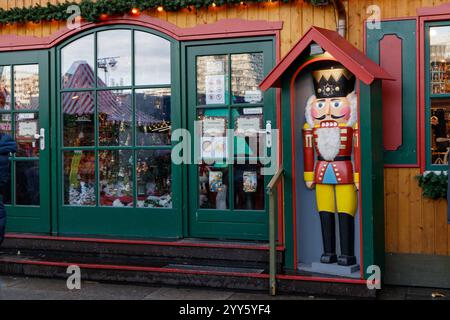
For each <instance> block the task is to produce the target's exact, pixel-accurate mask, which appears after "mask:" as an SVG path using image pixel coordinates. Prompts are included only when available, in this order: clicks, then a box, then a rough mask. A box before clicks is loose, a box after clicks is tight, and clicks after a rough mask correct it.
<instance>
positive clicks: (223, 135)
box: [197, 108, 228, 163]
mask: <svg viewBox="0 0 450 320" xmlns="http://www.w3.org/2000/svg"><path fill="white" fill-rule="evenodd" d="M197 121H198V123H197V125H198V132H197V134H198V135H199V136H198V137H197V141H198V143H199V151H200V157H201V159H202V160H204V161H206V162H208V163H212V162H221V163H225V161H226V159H227V157H228V138H227V131H226V130H227V128H228V109H217V108H212V109H200V110H198V111H197Z"/></svg>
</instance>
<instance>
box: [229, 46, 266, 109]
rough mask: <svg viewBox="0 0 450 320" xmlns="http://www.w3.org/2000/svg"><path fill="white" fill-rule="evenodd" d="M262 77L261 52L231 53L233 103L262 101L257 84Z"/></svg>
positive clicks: (262, 63)
mask: <svg viewBox="0 0 450 320" xmlns="http://www.w3.org/2000/svg"><path fill="white" fill-rule="evenodd" d="M263 79H264V62H263V54H262V53H245V54H233V55H231V87H232V91H233V103H262V102H263V94H262V92H261V90H259V87H258V86H259V84H260V83H261V81H262V80H263Z"/></svg>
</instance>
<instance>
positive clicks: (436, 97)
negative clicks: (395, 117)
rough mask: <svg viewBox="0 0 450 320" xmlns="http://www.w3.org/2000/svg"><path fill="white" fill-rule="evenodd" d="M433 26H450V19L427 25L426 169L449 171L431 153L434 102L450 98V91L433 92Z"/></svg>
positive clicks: (446, 166) (446, 165) (445, 165)
mask: <svg viewBox="0 0 450 320" xmlns="http://www.w3.org/2000/svg"><path fill="white" fill-rule="evenodd" d="M433 27H450V21H439V22H430V23H427V24H426V25H425V30H424V31H425V120H424V125H425V170H430V171H447V170H448V164H433V161H432V153H431V147H432V146H431V135H432V132H431V116H432V110H431V109H432V103H434V102H439V101H442V100H447V99H450V92H449V93H433V92H431V77H432V74H431V66H430V64H431V63H430V62H431V52H430V51H431V45H430V40H431V39H430V38H431V37H430V31H431V28H433ZM449 111H450V110H449Z"/></svg>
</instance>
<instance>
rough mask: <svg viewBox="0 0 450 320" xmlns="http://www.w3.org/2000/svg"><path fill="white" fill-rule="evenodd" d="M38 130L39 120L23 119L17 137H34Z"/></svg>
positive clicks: (19, 124)
mask: <svg viewBox="0 0 450 320" xmlns="http://www.w3.org/2000/svg"><path fill="white" fill-rule="evenodd" d="M37 132H38V123H37V120H30V121H21V122H19V123H18V127H17V138H19V139H20V138H34V135H35V134H36V133H37Z"/></svg>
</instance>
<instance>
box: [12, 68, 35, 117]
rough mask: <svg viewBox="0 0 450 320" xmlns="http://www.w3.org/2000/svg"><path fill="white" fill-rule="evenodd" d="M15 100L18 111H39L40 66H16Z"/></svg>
mask: <svg viewBox="0 0 450 320" xmlns="http://www.w3.org/2000/svg"><path fill="white" fill-rule="evenodd" d="M14 100H15V108H16V110H37V109H39V66H38V65H37V64H31V65H22V66H14Z"/></svg>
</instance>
